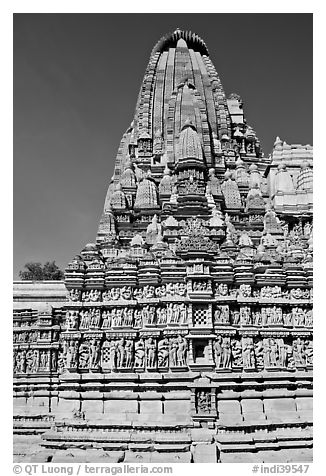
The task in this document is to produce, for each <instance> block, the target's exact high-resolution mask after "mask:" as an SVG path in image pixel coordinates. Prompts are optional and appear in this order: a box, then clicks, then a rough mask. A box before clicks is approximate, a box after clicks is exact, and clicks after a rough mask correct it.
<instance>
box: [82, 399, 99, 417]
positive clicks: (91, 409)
mask: <svg viewBox="0 0 326 476" xmlns="http://www.w3.org/2000/svg"><path fill="white" fill-rule="evenodd" d="M81 409H82V411H83V412H85V416H86V418H88V417H89V416H90V415H92V414H94V413H95V414H98V413H99V414H100V415H102V414H103V401H101V400H83V401H82V407H81Z"/></svg>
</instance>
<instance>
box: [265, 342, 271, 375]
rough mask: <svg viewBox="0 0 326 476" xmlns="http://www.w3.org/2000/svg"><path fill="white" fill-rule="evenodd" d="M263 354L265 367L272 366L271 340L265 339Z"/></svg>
mask: <svg viewBox="0 0 326 476" xmlns="http://www.w3.org/2000/svg"><path fill="white" fill-rule="evenodd" d="M263 356H264V366H265V368H267V367H270V366H271V358H270V345H269V340H268V339H264V340H263Z"/></svg>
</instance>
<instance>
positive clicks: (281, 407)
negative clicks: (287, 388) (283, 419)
mask: <svg viewBox="0 0 326 476" xmlns="http://www.w3.org/2000/svg"><path fill="white" fill-rule="evenodd" d="M264 408H265V412H266V413H269V414H271V413H275V414H278V413H279V412H285V413H291V412H296V405H295V400H294V399H293V398H265V399H264Z"/></svg>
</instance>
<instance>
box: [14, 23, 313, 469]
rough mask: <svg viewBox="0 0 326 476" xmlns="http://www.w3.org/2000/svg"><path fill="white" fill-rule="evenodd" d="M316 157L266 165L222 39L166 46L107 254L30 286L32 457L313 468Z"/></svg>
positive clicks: (143, 104)
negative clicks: (218, 52)
mask: <svg viewBox="0 0 326 476" xmlns="http://www.w3.org/2000/svg"><path fill="white" fill-rule="evenodd" d="M312 260H313V244H312V147H311V146H310V145H299V144H292V145H289V144H287V143H286V142H285V141H282V140H281V139H280V138H277V139H276V141H275V144H274V148H273V151H272V153H271V154H270V156H268V157H265V156H264V154H263V152H262V150H261V146H260V143H259V139H258V137H257V135H256V133H255V131H254V129H253V128H252V127H251V126H250V125H249V124H248V123H247V121H246V118H245V114H244V109H243V102H242V100H241V98H240V96H239V95H237V94H231V95H229V96H228V97H227V96H226V94H225V92H224V89H223V86H222V84H221V81H220V79H219V76H218V73H217V72H216V70H215V67H214V65H213V64H212V62H211V60H210V57H209V52H208V49H207V47H206V45H205V43H204V41H203V40H202V39H201V38H200V37H199V36H198V35H196V34H194V33H191V32H188V31H181V30H179V29H177V30H176V31H175V32H173V33H171V34H168V35H166V36H164V37H163V38H162V39H161V40H160V41H159V42H158V43H157V44H156V45H155V46H154V48H153V50H152V53H151V55H150V59H149V63H148V66H147V69H146V72H145V76H144V80H143V83H142V85H141V88H140V92H139V96H138V100H137V104H136V108H135V114H134V117H133V120H132V122H131V124H130V126H129V127H128V129H127V130H126V132H125V133H124V134H123V137H122V139H121V142H120V146H119V149H118V153H117V157H116V160H115V168H114V174H113V177H112V179H111V181H110V182H109V184H108V190H107V195H106V198H105V203H104V210H103V214H102V217H101V220H100V223H99V228H98V232H97V237H96V243H92V244H87V245H86V246H85V248H84V249H83V250H81V252H80V254H79V255H77V256H75V257H74V258H73V259H72V260H71V262H70V263H69V264H68V265H67V268H66V270H65V282H64V283H62V282H39V283H33V282H16V283H14V344H13V345H14V364H13V366H14V455H15V459H16V460H17V461H26V462H46V461H48V462H51V461H52V462H74V461H75V462H88V461H89V462H138V463H142V462H144V463H146V462H166V463H172V462H176V463H186V462H194V463H198V462H199V463H200V462H216V463H218V462H221V463H223V462H273V461H275V462H290V461H296V462H298V461H299V462H300V461H302V462H305V461H311V459H312V365H313V344H312V325H313V316H312V264H313V261H312Z"/></svg>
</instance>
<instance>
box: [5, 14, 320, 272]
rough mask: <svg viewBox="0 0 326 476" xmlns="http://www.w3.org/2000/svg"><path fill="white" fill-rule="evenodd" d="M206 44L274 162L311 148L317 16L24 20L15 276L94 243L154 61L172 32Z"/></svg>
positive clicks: (18, 53) (17, 51)
mask: <svg viewBox="0 0 326 476" xmlns="http://www.w3.org/2000/svg"><path fill="white" fill-rule="evenodd" d="M177 27H179V28H181V29H189V30H192V31H193V32H196V33H197V34H198V35H199V36H201V37H202V38H203V39H204V41H205V42H206V44H207V46H208V49H209V51H210V57H211V59H212V61H213V63H214V65H215V67H216V69H217V71H218V73H219V75H220V78H221V80H222V83H223V86H224V89H225V91H226V94H227V95H228V94H229V93H231V92H237V93H238V94H240V95H241V97H242V99H243V100H244V108H245V113H246V117H247V120H248V122H249V123H250V124H251V125H252V126H253V127H254V129H255V130H256V132H257V135H258V137H259V138H260V140H261V143H262V146H263V150H264V152H265V155H268V154H269V153H270V152H271V149H272V145H273V142H274V139H275V137H276V135H279V136H280V137H281V138H282V139H283V140H286V141H287V142H288V143H302V144H307V143H310V144H312V15H311V14H271V13H269V14H214V13H210V14H15V15H14V276H15V277H17V276H18V271H19V270H20V269H22V268H23V266H24V264H25V263H26V262H28V261H40V262H45V261H47V260H56V262H57V263H58V264H59V265H60V266H61V267H62V268H64V267H65V265H66V263H67V262H68V261H69V260H70V259H71V258H72V257H73V256H74V255H75V254H77V253H79V251H80V250H81V248H82V247H83V246H84V245H85V244H86V243H88V242H92V241H94V240H95V236H96V231H97V225H98V220H99V218H100V215H101V212H102V207H103V203H104V198H105V194H106V189H107V186H108V182H109V179H110V177H111V175H112V172H113V166H114V158H115V155H116V152H117V148H118V145H119V141H120V139H121V136H122V134H123V132H124V131H125V129H126V128H127V127H128V125H129V124H130V122H131V120H132V116H133V112H134V108H135V104H136V99H137V95H138V91H139V87H140V85H141V81H142V79H143V75H144V72H145V68H146V66H147V62H148V60H149V55H150V52H151V50H152V48H153V46H154V44H155V43H156V42H157V41H158V40H159V38H160V37H161V36H162V35H164V34H165V33H167V32H169V31H173V30H175V29H176V28H177Z"/></svg>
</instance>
